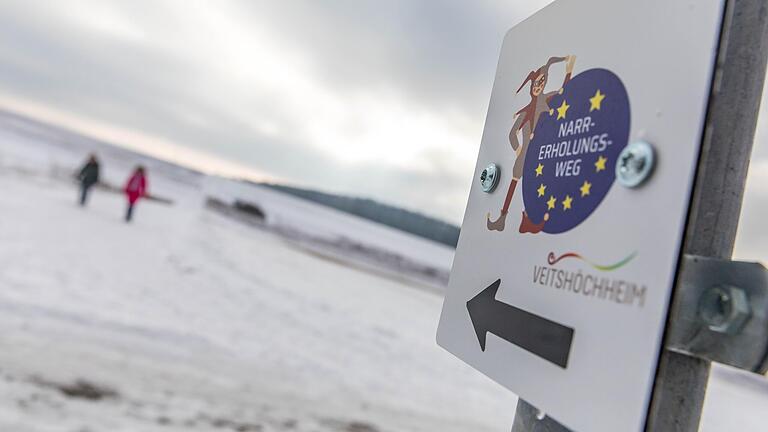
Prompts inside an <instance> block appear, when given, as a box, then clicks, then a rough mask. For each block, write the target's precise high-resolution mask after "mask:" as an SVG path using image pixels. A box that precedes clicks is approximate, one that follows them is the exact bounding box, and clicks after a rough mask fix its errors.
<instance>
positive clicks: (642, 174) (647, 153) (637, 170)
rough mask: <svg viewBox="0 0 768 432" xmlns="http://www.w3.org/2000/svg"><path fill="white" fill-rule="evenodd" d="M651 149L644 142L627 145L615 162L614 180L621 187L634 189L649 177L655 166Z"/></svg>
mask: <svg viewBox="0 0 768 432" xmlns="http://www.w3.org/2000/svg"><path fill="white" fill-rule="evenodd" d="M655 162H656V161H655V154H654V151H653V147H652V146H651V145H650V144H648V143H647V142H644V141H638V142H634V143H632V144H629V145H628V146H626V147H625V148H624V150H622V151H621V154H619V159H618V160H617V161H616V179H617V180H618V181H619V183H620V184H621V185H622V186H625V187H628V188H634V187H637V186H640V185H641V184H642V183H643V182H644V181H645V180H647V179H648V177H650V175H651V173H652V172H653V166H654V164H655Z"/></svg>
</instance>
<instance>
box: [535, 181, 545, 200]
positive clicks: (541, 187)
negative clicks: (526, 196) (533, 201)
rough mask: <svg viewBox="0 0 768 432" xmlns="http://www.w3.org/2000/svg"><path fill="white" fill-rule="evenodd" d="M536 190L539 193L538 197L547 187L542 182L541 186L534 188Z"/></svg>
mask: <svg viewBox="0 0 768 432" xmlns="http://www.w3.org/2000/svg"><path fill="white" fill-rule="evenodd" d="M536 191H537V192H538V193H539V196H540V197H543V196H544V192H546V191H547V187H546V186H544V184H542V185H541V186H539V188H538V189H536Z"/></svg>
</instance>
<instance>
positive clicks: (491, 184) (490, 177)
mask: <svg viewBox="0 0 768 432" xmlns="http://www.w3.org/2000/svg"><path fill="white" fill-rule="evenodd" d="M499 177H501V168H499V167H498V166H497V165H496V164H495V163H490V164H488V166H486V167H485V169H483V171H482V172H481V173H480V186H481V187H482V188H483V192H485V193H491V192H493V190H494V189H496V185H497V184H499Z"/></svg>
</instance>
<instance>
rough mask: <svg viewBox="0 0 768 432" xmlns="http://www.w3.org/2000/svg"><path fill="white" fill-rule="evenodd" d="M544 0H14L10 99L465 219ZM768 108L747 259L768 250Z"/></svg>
mask: <svg viewBox="0 0 768 432" xmlns="http://www.w3.org/2000/svg"><path fill="white" fill-rule="evenodd" d="M548 3H549V1H548V0H526V1H520V0H507V1H502V0H474V1H462V0H446V1H440V2H437V1H426V0H422V1H419V0H388V1H383V2H382V1H367V2H366V1H360V0H333V1H325V2H321V1H317V0H290V1H286V0H283V1H281V0H272V1H248V0H245V1H235V0H229V1H215V2H214V1H207V0H206V1H202V0H201V1H195V0H141V1H137V0H132V1H124V0H97V1H87V0H68V1H43V0H37V1H35V0H32V1H30V0H24V1H7V0H0V106H4V107H6V108H10V109H15V110H18V111H23V112H26V113H28V114H32V115H35V116H38V117H42V118H43V119H45V120H49V121H54V122H57V123H61V124H63V125H65V126H68V127H71V128H74V129H78V130H80V131H82V132H85V133H88V134H91V135H96V136H98V137H100V138H103V139H107V140H110V141H113V142H117V143H120V144H122V145H126V146H129V147H133V148H137V149H139V150H143V151H147V152H150V153H154V154H155V155H158V156H162V157H165V158H169V159H173V160H177V161H180V162H182V163H185V164H190V165H193V166H195V167H197V168H202V169H205V170H207V171H211V172H218V173H223V174H230V175H249V176H266V177H270V178H274V179H278V180H282V181H286V182H290V183H294V184H298V185H302V186H308V187H314V188H318V189H323V190H329V191H333V192H342V193H348V194H354V195H360V196H371V197H374V198H377V199H380V200H383V201H386V202H389V203H394V204H398V205H402V206H405V207H407V208H411V209H415V210H418V211H422V212H425V213H428V214H432V215H436V216H440V217H443V218H445V219H447V220H450V221H452V222H455V223H458V222H460V221H461V216H462V214H463V210H464V204H465V201H466V196H467V193H468V189H469V184H470V182H471V180H472V179H471V175H472V170H473V167H474V163H475V157H476V152H477V148H478V145H479V142H480V137H481V133H482V127H483V122H484V118H485V112H486V108H487V104H488V99H489V97H490V89H491V85H492V81H493V77H494V69H495V66H496V60H497V56H498V51H499V48H500V44H501V40H502V37H503V35H504V33H505V32H506V30H507V29H509V28H510V27H512V26H513V25H514V24H516V23H517V22H519V21H521V20H522V19H524V18H526V17H527V16H529V15H530V14H531V13H533V12H535V11H536V10H538V9H539V8H541V7H543V6H544V5H546V4H548ZM766 126H768V115H766V113H765V112H763V114H762V117H761V129H760V131H759V141H758V146H757V147H756V150H755V158H754V162H753V167H752V169H751V178H750V184H749V187H748V198H747V201H746V203H745V216H744V224H743V227H742V232H741V236H740V243H739V250H738V253H739V255H740V256H743V257H746V258H753V259H755V258H759V259H763V260H768V230H766V229H765V228H764V227H763V221H764V220H765V215H766V210H768V149H766V145H764V144H762V143H763V142H764V140H765V139H768V133H766V132H765V131H766V130H768V129H767V128H766Z"/></svg>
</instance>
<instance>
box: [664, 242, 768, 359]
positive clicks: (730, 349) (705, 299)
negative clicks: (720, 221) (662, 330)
mask: <svg viewBox="0 0 768 432" xmlns="http://www.w3.org/2000/svg"><path fill="white" fill-rule="evenodd" d="M675 293H676V294H675V300H674V303H673V304H672V306H671V309H670V313H669V317H670V318H669V332H668V334H667V341H666V343H665V348H666V349H668V350H670V351H675V352H678V353H681V354H685V355H689V356H693V357H698V358H702V359H705V360H709V361H713V362H716V363H723V364H726V365H730V366H734V367H737V368H739V369H744V370H748V371H751V372H755V373H759V374H764V373H766V372H768V270H766V268H765V267H763V266H762V265H761V264H759V263H748V262H738V261H730V260H722V259H715V258H705V257H699V256H692V255H686V256H685V257H684V258H683V263H682V267H681V273H680V277H679V279H678V285H677V288H676V290H675Z"/></svg>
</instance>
